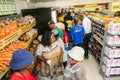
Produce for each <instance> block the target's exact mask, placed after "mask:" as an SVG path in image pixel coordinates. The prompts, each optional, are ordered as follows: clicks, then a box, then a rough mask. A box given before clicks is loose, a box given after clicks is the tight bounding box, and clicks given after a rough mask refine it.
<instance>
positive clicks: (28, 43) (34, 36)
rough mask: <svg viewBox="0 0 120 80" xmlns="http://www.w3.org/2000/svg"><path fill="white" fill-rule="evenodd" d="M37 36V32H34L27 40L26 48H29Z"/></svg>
mask: <svg viewBox="0 0 120 80" xmlns="http://www.w3.org/2000/svg"><path fill="white" fill-rule="evenodd" d="M36 37H37V34H35V33H33V35H32V37H31V38H30V39H29V40H28V41H27V42H26V47H25V48H27V47H28V46H29V45H30V44H31V42H32V41H33V40H34V39H35V38H36Z"/></svg>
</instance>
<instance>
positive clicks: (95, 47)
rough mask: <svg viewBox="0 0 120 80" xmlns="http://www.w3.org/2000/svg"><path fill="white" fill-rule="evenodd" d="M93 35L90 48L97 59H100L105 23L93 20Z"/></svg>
mask: <svg viewBox="0 0 120 80" xmlns="http://www.w3.org/2000/svg"><path fill="white" fill-rule="evenodd" d="M92 27H93V31H92V32H93V35H92V38H91V40H90V43H89V49H90V50H91V52H92V53H93V54H94V55H95V57H96V59H97V60H98V61H100V54H101V51H102V46H103V37H104V32H105V29H104V23H100V22H97V21H92Z"/></svg>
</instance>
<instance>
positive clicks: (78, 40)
mask: <svg viewBox="0 0 120 80" xmlns="http://www.w3.org/2000/svg"><path fill="white" fill-rule="evenodd" d="M80 22H81V20H80V19H79V18H78V17H76V18H75V19H74V20H73V23H74V26H73V27H72V28H71V30H70V34H71V37H72V39H73V45H74V46H81V47H83V39H84V27H83V26H82V25H80Z"/></svg>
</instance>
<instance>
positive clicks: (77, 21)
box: [73, 15, 83, 25]
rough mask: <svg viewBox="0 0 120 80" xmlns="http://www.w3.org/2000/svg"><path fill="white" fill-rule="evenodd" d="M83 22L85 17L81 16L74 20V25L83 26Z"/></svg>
mask: <svg viewBox="0 0 120 80" xmlns="http://www.w3.org/2000/svg"><path fill="white" fill-rule="evenodd" d="M82 20H83V16H82V15H79V16H77V17H75V18H74V19H73V23H74V25H77V24H79V25H82Z"/></svg>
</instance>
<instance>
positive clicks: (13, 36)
mask: <svg viewBox="0 0 120 80" xmlns="http://www.w3.org/2000/svg"><path fill="white" fill-rule="evenodd" d="M19 37H20V33H19V30H18V31H16V32H14V33H13V34H10V35H8V36H7V37H5V38H3V39H1V40H0V50H1V49H3V48H4V47H6V46H7V45H8V44H10V43H11V42H12V41H15V40H16V39H18V38H19Z"/></svg>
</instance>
